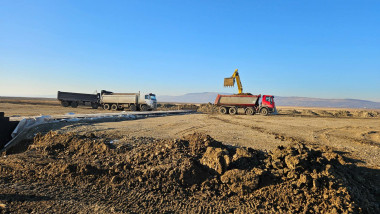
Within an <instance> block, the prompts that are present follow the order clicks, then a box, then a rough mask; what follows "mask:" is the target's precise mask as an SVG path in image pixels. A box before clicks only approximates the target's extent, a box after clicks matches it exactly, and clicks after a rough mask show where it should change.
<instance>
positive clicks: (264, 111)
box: [260, 108, 268, 116]
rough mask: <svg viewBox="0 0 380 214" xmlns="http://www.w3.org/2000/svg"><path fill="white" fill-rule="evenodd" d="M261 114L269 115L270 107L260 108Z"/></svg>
mask: <svg viewBox="0 0 380 214" xmlns="http://www.w3.org/2000/svg"><path fill="white" fill-rule="evenodd" d="M260 114H261V115H264V116H267V115H268V109H267V108H262V109H261V110H260Z"/></svg>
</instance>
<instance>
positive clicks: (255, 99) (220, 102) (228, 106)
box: [215, 69, 277, 116]
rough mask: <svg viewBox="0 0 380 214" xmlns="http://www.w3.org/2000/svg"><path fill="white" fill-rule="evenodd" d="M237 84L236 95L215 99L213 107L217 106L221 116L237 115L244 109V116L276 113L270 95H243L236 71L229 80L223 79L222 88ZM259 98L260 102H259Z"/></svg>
mask: <svg viewBox="0 0 380 214" xmlns="http://www.w3.org/2000/svg"><path fill="white" fill-rule="evenodd" d="M235 81H236V82H237V86H238V90H239V93H238V94H233V95H220V94H218V96H217V97H216V99H215V105H216V106H219V112H220V113H222V114H227V113H229V114H237V113H238V109H239V108H242V109H244V112H245V114H247V115H254V114H256V113H259V114H261V115H265V116H266V115H268V114H271V113H276V112H277V111H276V106H275V103H274V96H272V95H263V96H262V97H261V94H259V95H252V94H251V93H243V86H242V84H241V81H240V76H239V73H238V69H236V70H235V72H234V73H233V74H232V76H231V77H229V78H224V86H226V87H233V86H234V84H235ZM260 98H262V99H261V102H260Z"/></svg>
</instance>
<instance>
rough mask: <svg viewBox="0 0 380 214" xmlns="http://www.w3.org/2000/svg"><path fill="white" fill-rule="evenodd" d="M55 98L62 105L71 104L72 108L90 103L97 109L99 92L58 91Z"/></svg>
mask: <svg viewBox="0 0 380 214" xmlns="http://www.w3.org/2000/svg"><path fill="white" fill-rule="evenodd" d="M57 99H58V100H59V101H60V102H61V105H62V106H63V107H68V106H71V107H73V108H76V107H78V105H90V106H91V107H92V108H93V109H97V108H98V106H99V105H100V104H99V99H100V94H99V93H97V94H82V93H73V92H63V91H58V95H57Z"/></svg>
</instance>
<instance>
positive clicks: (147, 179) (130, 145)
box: [0, 132, 380, 213]
mask: <svg viewBox="0 0 380 214" xmlns="http://www.w3.org/2000/svg"><path fill="white" fill-rule="evenodd" d="M0 172H1V174H0V204H2V206H0V210H1V211H3V212H22V213H24V212H43V213H46V212H59V213H65V212H98V213H105V212H107V213H110V212H111V213H117V212H121V213H122V212H138V213H141V212H144V213H151V212H178V213H183V212H223V213H229V212H238V213H253V212H264V213H278V212H291V213H294V212H308V213H327V212H329V213H358V212H359V213H360V212H362V213H379V212H380V208H379V202H378V201H379V193H380V190H379V185H378V183H375V182H378V178H377V177H376V176H378V175H379V171H378V170H371V169H363V168H359V167H356V166H355V165H354V164H352V163H350V162H349V160H346V159H345V158H344V157H343V156H341V155H339V154H338V153H336V152H333V151H332V150H331V149H329V148H310V147H307V146H305V145H304V144H300V143H297V144H294V145H291V146H288V147H279V148H278V149H276V150H274V151H272V152H270V153H264V152H262V151H258V150H253V149H250V148H243V147H231V146H226V145H224V144H222V143H221V142H217V141H215V140H214V139H213V138H211V137H210V136H207V135H203V134H191V135H188V136H186V137H184V138H182V139H176V140H158V139H153V138H130V139H127V140H123V141H122V140H119V141H111V140H110V139H107V138H104V137H98V136H95V135H93V134H90V135H85V136H82V135H75V134H73V133H68V134H57V133H55V132H50V133H48V134H46V135H45V136H41V135H37V136H36V137H35V139H34V143H33V144H31V145H30V146H29V148H28V150H27V151H25V152H23V153H20V154H13V155H9V156H7V157H5V158H1V159H0Z"/></svg>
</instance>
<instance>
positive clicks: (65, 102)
mask: <svg viewBox="0 0 380 214" xmlns="http://www.w3.org/2000/svg"><path fill="white" fill-rule="evenodd" d="M61 105H62V106H63V107H68V106H69V102H67V101H62V102H61Z"/></svg>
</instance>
